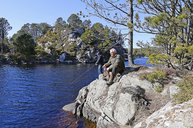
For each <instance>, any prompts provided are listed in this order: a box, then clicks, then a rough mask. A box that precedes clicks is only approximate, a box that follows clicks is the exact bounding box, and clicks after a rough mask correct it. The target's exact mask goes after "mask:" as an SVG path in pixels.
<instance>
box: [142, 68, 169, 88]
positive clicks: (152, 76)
mask: <svg viewBox="0 0 193 128" xmlns="http://www.w3.org/2000/svg"><path fill="white" fill-rule="evenodd" d="M166 77H167V73H166V71H164V70H161V69H157V70H155V71H153V72H151V73H144V74H141V75H140V78H141V79H146V80H148V81H149V82H151V83H155V82H158V83H161V84H162V81H163V80H164V79H165V78H166Z"/></svg>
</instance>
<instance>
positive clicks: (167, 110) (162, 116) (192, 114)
mask: <svg viewBox="0 0 193 128" xmlns="http://www.w3.org/2000/svg"><path fill="white" fill-rule="evenodd" d="M192 127H193V99H192V100H190V101H188V102H185V103H183V104H178V105H173V104H172V102H169V103H167V104H166V105H165V106H164V107H163V108H161V109H160V110H158V111H156V112H154V113H153V114H152V115H150V116H149V117H148V118H147V119H146V120H144V121H142V122H140V123H138V124H137V125H135V126H134V128H192Z"/></svg>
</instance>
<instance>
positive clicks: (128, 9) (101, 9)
mask: <svg viewBox="0 0 193 128" xmlns="http://www.w3.org/2000/svg"><path fill="white" fill-rule="evenodd" d="M82 1H83V2H84V3H85V4H86V5H87V6H88V7H90V8H91V10H89V13H90V14H91V15H93V16H97V17H99V18H102V19H105V20H106V21H108V22H110V23H113V24H115V25H118V26H123V27H126V28H127V29H128V30H129V34H128V36H129V40H128V51H129V52H128V60H129V63H128V64H129V66H132V65H133V13H134V10H133V6H134V3H133V0H126V1H125V0H104V1H101V0H82Z"/></svg>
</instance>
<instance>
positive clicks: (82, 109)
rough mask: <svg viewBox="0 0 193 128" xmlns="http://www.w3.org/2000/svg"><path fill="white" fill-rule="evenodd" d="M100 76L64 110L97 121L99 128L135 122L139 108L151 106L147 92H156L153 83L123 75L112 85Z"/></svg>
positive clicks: (81, 91)
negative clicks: (146, 96)
mask: <svg viewBox="0 0 193 128" xmlns="http://www.w3.org/2000/svg"><path fill="white" fill-rule="evenodd" d="M99 78H100V79H97V80H95V81H93V82H91V83H90V84H89V85H88V86H86V87H84V88H82V89H81V90H80V92H79V94H78V96H77V98H76V102H75V104H71V105H72V106H75V108H74V110H72V107H69V105H67V106H64V108H63V109H64V110H67V111H72V112H73V113H74V114H76V115H78V116H80V115H82V116H84V117H85V118H87V119H89V120H91V121H93V122H96V123H97V126H98V127H100V128H103V127H110V126H113V127H115V126H117V127H118V126H121V125H123V126H124V125H129V124H132V122H133V120H134V119H135V115H136V112H137V110H138V109H139V107H140V106H143V105H144V106H146V105H148V101H146V99H145V92H148V91H153V89H152V86H151V84H150V83H149V82H148V81H145V80H144V81H141V80H139V79H138V78H136V76H135V75H124V76H122V78H121V79H120V80H119V82H115V83H114V84H112V85H111V86H108V85H107V84H106V81H104V80H102V79H101V77H99ZM69 108H70V109H69Z"/></svg>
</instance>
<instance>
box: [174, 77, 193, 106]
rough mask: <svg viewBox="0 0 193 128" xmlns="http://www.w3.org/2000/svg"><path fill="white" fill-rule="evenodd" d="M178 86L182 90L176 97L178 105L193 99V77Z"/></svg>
mask: <svg viewBox="0 0 193 128" xmlns="http://www.w3.org/2000/svg"><path fill="white" fill-rule="evenodd" d="M177 86H178V87H179V88H180V92H179V93H177V94H175V95H174V100H175V102H176V103H183V102H186V101H188V100H191V99H193V75H189V76H187V77H185V78H184V79H183V80H182V81H180V82H179V83H178V84H177Z"/></svg>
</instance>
